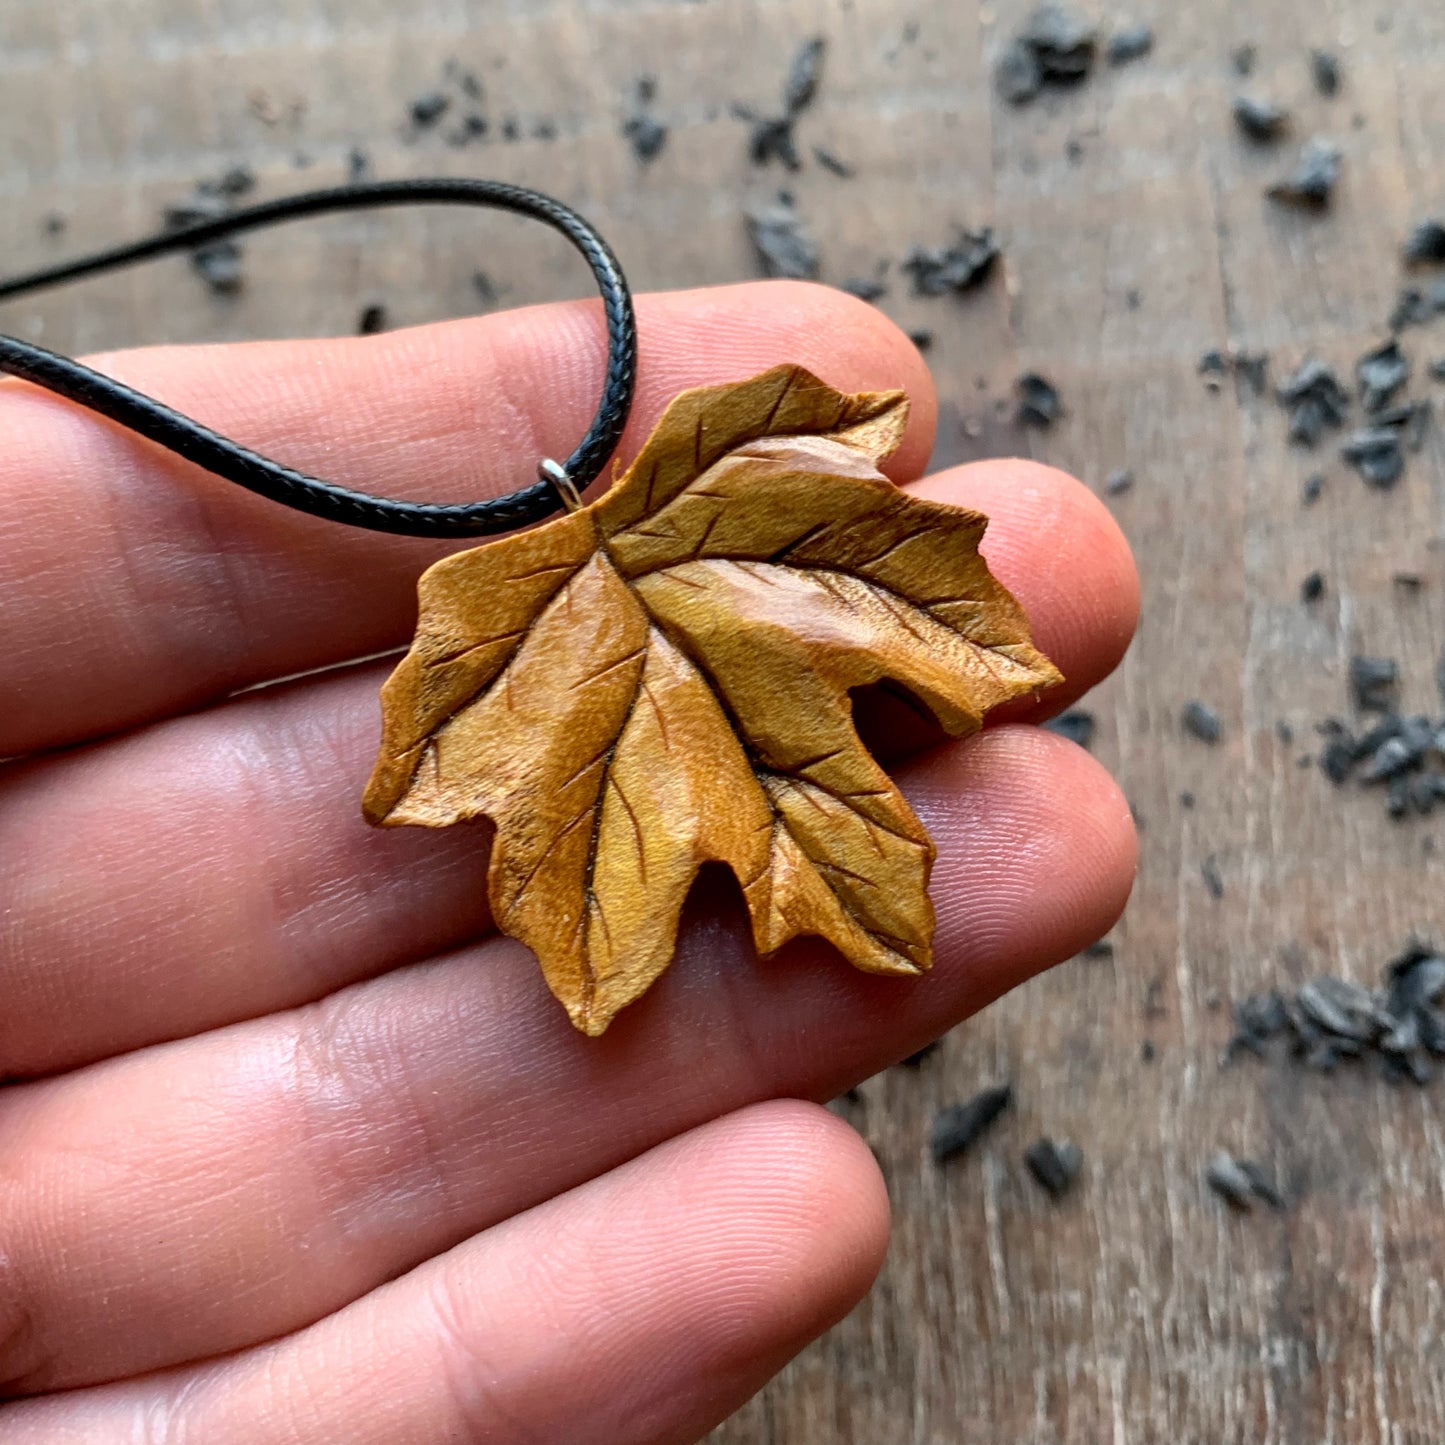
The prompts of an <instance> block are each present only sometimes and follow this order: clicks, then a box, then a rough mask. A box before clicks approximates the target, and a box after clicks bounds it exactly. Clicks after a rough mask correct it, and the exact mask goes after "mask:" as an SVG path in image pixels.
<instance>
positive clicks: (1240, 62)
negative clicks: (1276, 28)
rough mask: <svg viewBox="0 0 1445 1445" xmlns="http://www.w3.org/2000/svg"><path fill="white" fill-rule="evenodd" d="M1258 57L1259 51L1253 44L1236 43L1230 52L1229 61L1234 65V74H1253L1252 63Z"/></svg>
mask: <svg viewBox="0 0 1445 1445" xmlns="http://www.w3.org/2000/svg"><path fill="white" fill-rule="evenodd" d="M1258 57H1259V52H1258V51H1257V50H1256V49H1255V47H1254V46H1253V45H1248V44H1246V45H1236V46H1235V47H1234V49H1233V50H1232V51H1231V52H1230V55H1229V63H1230V64H1231V65H1232V66H1233V67H1234V73H1235V74H1236V75H1253V74H1254V63H1255V61H1256V60H1257V59H1258Z"/></svg>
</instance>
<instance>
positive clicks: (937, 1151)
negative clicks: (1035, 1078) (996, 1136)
mask: <svg viewBox="0 0 1445 1445" xmlns="http://www.w3.org/2000/svg"><path fill="white" fill-rule="evenodd" d="M1012 1102H1013V1086H1012V1085H1011V1084H999V1085H997V1086H995V1087H993V1088H990V1089H985V1090H983V1092H982V1093H980V1094H976V1095H975V1096H974V1097H973V1098H972V1099H970V1100H969V1101H968V1102H967V1103H966V1104H953V1105H950V1106H949V1107H948V1108H947V1109H943V1110H941V1111H940V1112H939V1114H938V1115H937V1117H935V1119H934V1121H933V1127H932V1129H931V1130H930V1133H929V1139H928V1145H929V1148H930V1149H931V1150H932V1153H933V1158H934V1161H935V1163H938V1164H943V1163H945V1162H947V1161H948V1160H949V1159H952V1158H953V1157H954V1156H955V1155H958V1154H962V1153H964V1152H965V1151H966V1150H968V1149H969V1148H970V1147H971V1146H972V1145H973V1144H974V1142H975V1141H976V1140H977V1139H978V1138H979V1137H980V1135H982V1134H983V1133H984V1131H985V1130H987V1129H988V1128H989V1126H990V1125H991V1124H992V1123H993V1122H994V1120H996V1119H997V1118H998V1116H999V1115H1000V1114H1002V1113H1003V1111H1004V1110H1005V1109H1007V1108H1008V1106H1009V1105H1010V1104H1011V1103H1012Z"/></svg>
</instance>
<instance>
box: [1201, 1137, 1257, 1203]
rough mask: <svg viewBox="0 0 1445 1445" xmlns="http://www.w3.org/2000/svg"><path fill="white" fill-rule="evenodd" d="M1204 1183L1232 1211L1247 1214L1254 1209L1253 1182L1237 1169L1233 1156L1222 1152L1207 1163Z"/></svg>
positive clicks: (1236, 1161) (1237, 1163)
mask: <svg viewBox="0 0 1445 1445" xmlns="http://www.w3.org/2000/svg"><path fill="white" fill-rule="evenodd" d="M1204 1178H1205V1182H1206V1183H1207V1184H1208V1185H1209V1187H1210V1188H1211V1189H1212V1190H1213V1191H1214V1192H1215V1193H1216V1194H1217V1195H1218V1196H1219V1197H1220V1198H1221V1199H1222V1200H1224V1202H1225V1203H1226V1204H1228V1205H1229V1206H1230V1208H1232V1209H1237V1210H1239V1211H1240V1212H1241V1213H1248V1211H1249V1210H1251V1209H1253V1208H1254V1202H1255V1193H1254V1181H1253V1180H1252V1179H1251V1178H1250V1177H1249V1175H1248V1174H1246V1173H1245V1171H1244V1170H1243V1169H1241V1168H1240V1167H1239V1161H1238V1160H1237V1159H1236V1158H1235V1157H1234V1155H1233V1154H1227V1153H1225V1152H1223V1151H1221V1152H1220V1153H1218V1154H1216V1155H1215V1156H1214V1158H1213V1159H1211V1160H1210V1161H1209V1167H1208V1168H1207V1169H1206V1170H1205V1171H1204Z"/></svg>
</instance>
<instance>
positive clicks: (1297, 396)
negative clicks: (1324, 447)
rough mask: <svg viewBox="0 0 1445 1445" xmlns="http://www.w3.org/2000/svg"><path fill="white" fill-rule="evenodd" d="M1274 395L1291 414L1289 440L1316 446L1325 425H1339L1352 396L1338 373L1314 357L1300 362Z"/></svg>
mask: <svg viewBox="0 0 1445 1445" xmlns="http://www.w3.org/2000/svg"><path fill="white" fill-rule="evenodd" d="M1275 395H1276V396H1277V397H1278V398H1279V401H1280V404H1281V405H1282V406H1283V407H1284V408H1285V410H1286V411H1287V412H1288V413H1289V439H1290V440H1291V441H1292V442H1298V443H1300V444H1301V445H1303V446H1307V447H1312V446H1314V445H1315V444H1316V443H1317V442H1318V441H1319V439H1320V437H1321V436H1322V435H1323V433H1324V431H1325V428H1326V427H1340V426H1343V425H1344V424H1345V418H1346V417H1347V416H1348V414H1349V408H1350V397H1349V393H1348V392H1347V391H1346V390H1345V388H1344V385H1343V384H1342V383H1341V381H1340V379H1339V377H1338V376H1337V375H1336V374H1335V372H1334V371H1333V370H1332V369H1331V368H1330V367H1328V366H1326V365H1325V363H1324V362H1322V361H1318V360H1316V359H1315V358H1313V357H1310V358H1308V359H1306V360H1305V361H1304V362H1303V363H1301V365H1300V367H1299V369H1298V370H1297V371H1295V372H1294V374H1293V375H1292V376H1290V377H1288V378H1287V379H1286V380H1285V381H1284V382H1283V383H1281V385H1280V386H1279V388H1278V389H1277V391H1276V393H1275Z"/></svg>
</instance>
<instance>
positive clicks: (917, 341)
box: [908, 326, 933, 351]
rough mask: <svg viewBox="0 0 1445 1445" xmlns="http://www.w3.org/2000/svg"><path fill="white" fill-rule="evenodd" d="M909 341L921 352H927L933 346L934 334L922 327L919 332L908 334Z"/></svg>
mask: <svg viewBox="0 0 1445 1445" xmlns="http://www.w3.org/2000/svg"><path fill="white" fill-rule="evenodd" d="M908 339H909V340H910V341H911V342H912V343H913V344H914V345H915V346H916V347H917V348H918V349H919V350H920V351H927V350H928V348H929V347H930V346H932V345H933V333H932V332H931V331H930V330H929V329H928V328H927V327H926V326H921V327H919V328H918V329H917V330H914V331H910V332H909V333H908Z"/></svg>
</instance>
